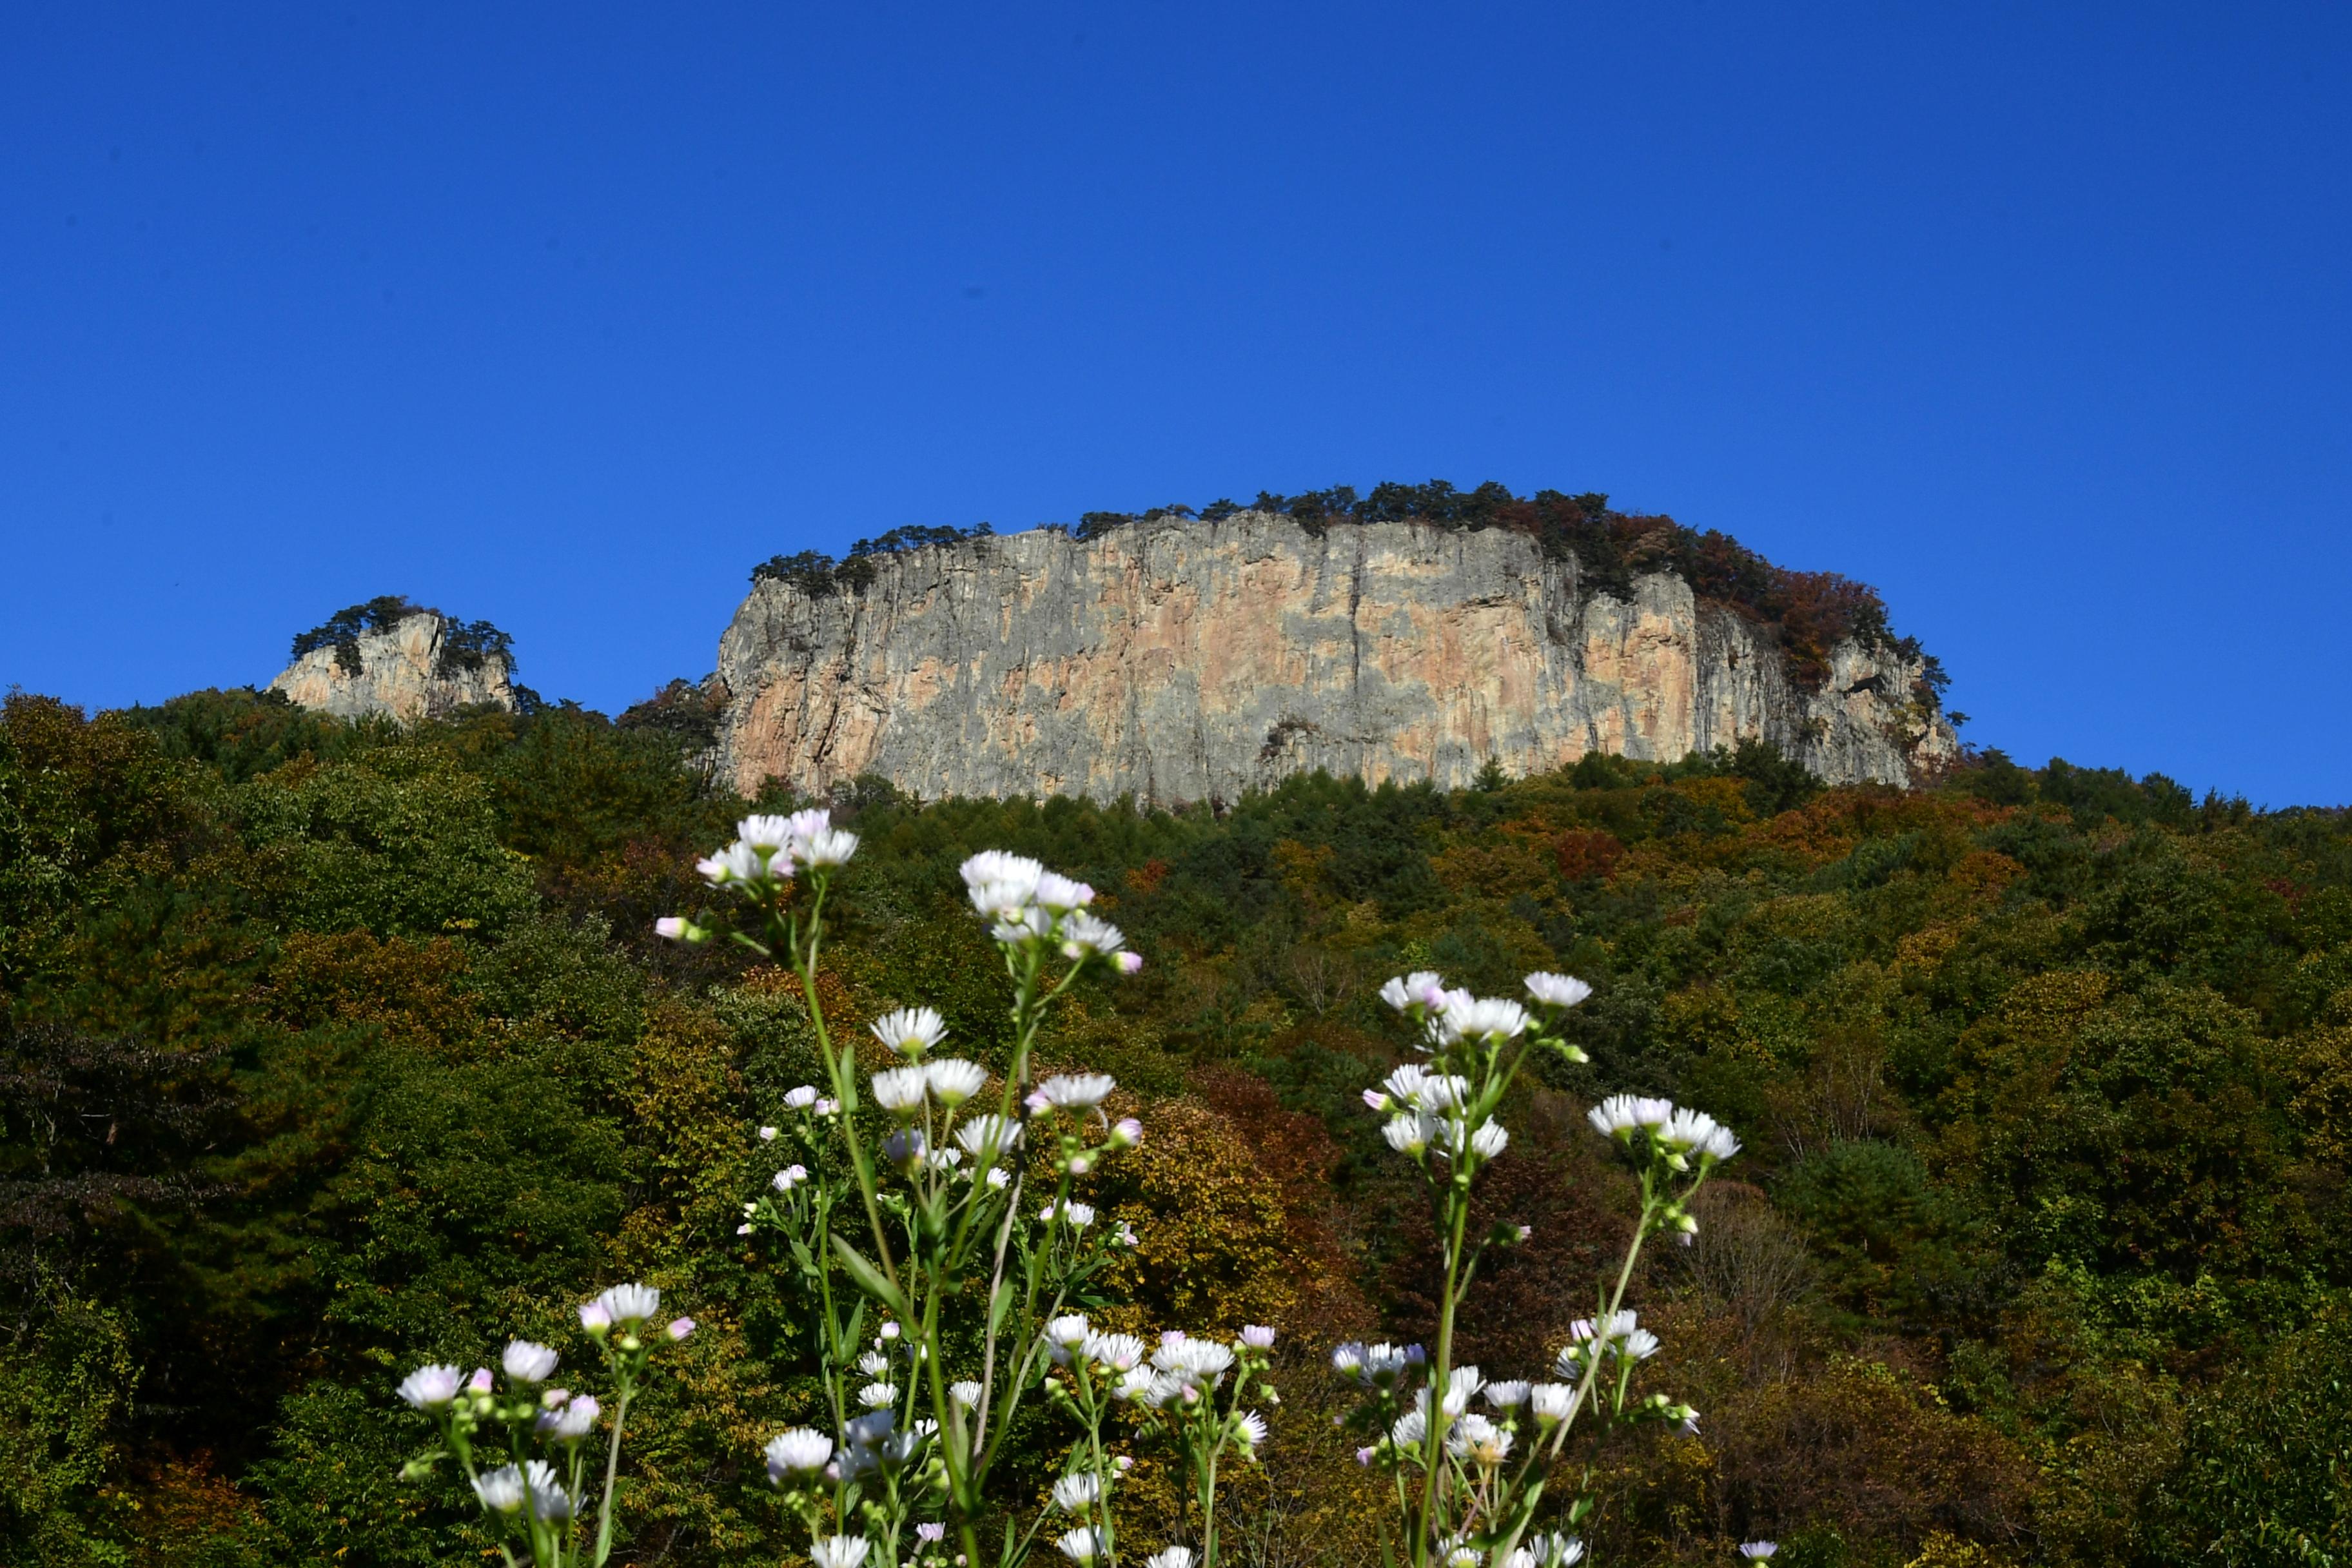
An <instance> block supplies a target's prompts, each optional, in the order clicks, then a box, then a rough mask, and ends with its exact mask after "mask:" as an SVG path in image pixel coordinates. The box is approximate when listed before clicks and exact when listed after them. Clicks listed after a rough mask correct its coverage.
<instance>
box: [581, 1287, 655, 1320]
mask: <svg viewBox="0 0 2352 1568" xmlns="http://www.w3.org/2000/svg"><path fill="white" fill-rule="evenodd" d="M596 1304H597V1305H598V1306H600V1307H602V1308H604V1310H605V1312H606V1313H607V1314H608V1315H609V1316H610V1317H611V1318H612V1320H613V1321H614V1322H616V1323H618V1324H620V1325H621V1326H622V1327H624V1328H631V1327H634V1326H635V1325H636V1324H638V1323H642V1322H644V1321H646V1319H647V1318H650V1317H652V1316H653V1315H654V1314H655V1313H656V1312H658V1311H660V1310H661V1292H660V1291H659V1290H656V1289H654V1288H653V1287H652V1286H650V1285H615V1286H614V1287H613V1288H612V1289H609V1290H606V1291H605V1292H604V1294H602V1295H600V1296H598V1297H597V1298H596Z"/></svg>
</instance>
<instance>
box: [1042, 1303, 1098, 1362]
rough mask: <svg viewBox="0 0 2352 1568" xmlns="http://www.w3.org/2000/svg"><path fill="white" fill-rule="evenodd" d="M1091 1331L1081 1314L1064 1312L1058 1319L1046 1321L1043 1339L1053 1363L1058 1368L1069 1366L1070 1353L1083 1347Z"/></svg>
mask: <svg viewBox="0 0 2352 1568" xmlns="http://www.w3.org/2000/svg"><path fill="white" fill-rule="evenodd" d="M1090 1332H1092V1330H1091V1329H1090V1328H1089V1327H1088V1326H1087V1320H1086V1318H1085V1316H1084V1315H1083V1314H1081V1313H1077V1312H1065V1313H1063V1314H1062V1315H1061V1316H1060V1317H1058V1318H1052V1319H1048V1320H1047V1321H1046V1323H1045V1331H1044V1338H1045V1343H1046V1345H1047V1346H1048V1348H1049V1349H1050V1350H1051V1351H1052V1352H1054V1361H1055V1364H1056V1365H1059V1366H1067V1365H1069V1364H1070V1352H1073V1351H1076V1350H1078V1349H1079V1348H1081V1347H1082V1346H1084V1345H1085V1344H1086V1342H1087V1334H1089V1333H1090Z"/></svg>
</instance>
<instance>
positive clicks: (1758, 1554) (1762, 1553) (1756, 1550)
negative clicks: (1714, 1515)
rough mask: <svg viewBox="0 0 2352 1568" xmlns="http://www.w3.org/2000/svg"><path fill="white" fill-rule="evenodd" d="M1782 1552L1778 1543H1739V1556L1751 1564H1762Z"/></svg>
mask: <svg viewBox="0 0 2352 1568" xmlns="http://www.w3.org/2000/svg"><path fill="white" fill-rule="evenodd" d="M1778 1551H1780V1542H1777V1541H1743V1542H1740V1543H1739V1555H1741V1556H1742V1557H1745V1558H1747V1559H1748V1561H1749V1562H1750V1563H1761V1562H1763V1561H1764V1559H1766V1558H1767V1557H1769V1556H1771V1555H1772V1554H1773V1553H1774V1552H1778Z"/></svg>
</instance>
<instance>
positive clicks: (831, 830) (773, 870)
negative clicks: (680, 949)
mask: <svg viewBox="0 0 2352 1568" xmlns="http://www.w3.org/2000/svg"><path fill="white" fill-rule="evenodd" d="M856 853H857V835H856V834H855V833H852V832H850V831H849V830H848V829H846V828H842V827H835V826H834V825H833V813H832V812H830V811H827V810H825V809H824V808H823V807H816V808H813V809H810V810H807V811H795V812H793V813H792V814H791V815H789V816H765V815H754V816H747V817H745V818H743V819H742V820H741V821H740V822H738V823H737V824H736V825H735V837H734V840H733V842H731V843H730V844H729V845H727V846H726V847H724V848H722V849H717V850H713V851H712V852H711V853H710V854H709V855H706V856H704V857H703V858H701V859H699V860H697V861H696V862H695V863H694V868H695V870H696V871H697V872H698V873H699V874H700V875H701V877H702V879H703V880H704V881H705V882H708V883H709V884H710V886H711V887H712V888H713V889H724V890H726V891H729V892H731V893H735V894H737V895H739V896H740V897H741V898H743V899H745V900H749V901H750V902H751V903H752V904H754V905H758V906H773V905H775V904H776V903H778V902H779V901H780V900H782V898H783V897H784V896H785V895H786V894H787V893H788V892H789V891H790V890H791V888H792V884H793V874H794V873H795V872H796V871H806V872H809V873H811V874H812V875H814V876H817V877H822V876H824V875H825V874H827V873H829V872H831V871H833V870H835V869H836V868H839V867H842V866H845V865H847V864H848V863H849V858H850V857H851V856H852V855H855V854H856ZM654 934H655V935H656V936H661V937H667V938H668V939H669V940H671V941H673V942H708V941H709V940H710V938H711V937H712V936H713V935H715V934H717V933H716V932H715V931H713V930H712V928H710V927H709V926H704V925H700V924H698V923H696V922H695V921H691V920H688V918H687V917H685V916H683V915H664V916H663V917H662V918H661V919H659V920H657V921H655V922H654ZM739 940H740V938H739ZM750 945H752V946H755V947H756V946H758V945H759V944H758V943H757V942H751V943H750ZM761 951H762V952H764V951H766V950H765V949H764V948H762V949H761Z"/></svg>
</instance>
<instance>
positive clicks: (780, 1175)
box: [775, 1165, 809, 1193]
mask: <svg viewBox="0 0 2352 1568" xmlns="http://www.w3.org/2000/svg"><path fill="white" fill-rule="evenodd" d="M808 1179H809V1173H808V1167H807V1166H806V1165H786V1166H785V1167H784V1168H783V1169H782V1170H781V1171H778V1172H777V1173H776V1176H775V1187H776V1191H778V1192H780V1193H789V1192H791V1191H792V1190H793V1188H794V1187H797V1186H799V1185H800V1184H802V1183H803V1182H805V1181H807V1180H808Z"/></svg>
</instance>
